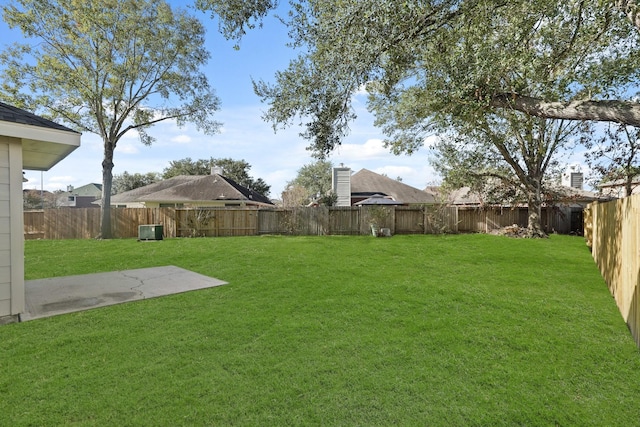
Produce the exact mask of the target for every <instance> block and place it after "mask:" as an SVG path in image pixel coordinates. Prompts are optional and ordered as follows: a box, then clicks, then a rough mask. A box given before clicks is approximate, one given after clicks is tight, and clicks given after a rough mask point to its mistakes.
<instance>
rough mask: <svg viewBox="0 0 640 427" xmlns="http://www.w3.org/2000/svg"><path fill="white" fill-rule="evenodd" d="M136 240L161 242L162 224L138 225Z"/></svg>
mask: <svg viewBox="0 0 640 427" xmlns="http://www.w3.org/2000/svg"><path fill="white" fill-rule="evenodd" d="M138 240H162V224H149V225H139V226H138Z"/></svg>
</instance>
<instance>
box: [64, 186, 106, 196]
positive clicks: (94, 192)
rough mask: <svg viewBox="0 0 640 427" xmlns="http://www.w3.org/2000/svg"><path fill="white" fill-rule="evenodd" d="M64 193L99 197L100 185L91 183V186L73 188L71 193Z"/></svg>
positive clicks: (100, 192)
mask: <svg viewBox="0 0 640 427" xmlns="http://www.w3.org/2000/svg"><path fill="white" fill-rule="evenodd" d="M65 193H68V194H73V195H75V196H95V197H100V196H101V195H102V184H96V183H94V182H92V183H91V184H86V185H83V186H82V187H78V188H74V189H72V190H71V191H66V192H65Z"/></svg>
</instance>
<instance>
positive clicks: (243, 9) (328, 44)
mask: <svg viewBox="0 0 640 427" xmlns="http://www.w3.org/2000/svg"><path fill="white" fill-rule="evenodd" d="M198 4H199V5H200V7H202V8H204V9H209V10H212V11H213V12H215V13H216V14H218V15H220V16H221V17H222V18H223V23H224V25H223V26H222V30H223V31H224V32H225V33H226V34H227V35H228V36H229V37H240V36H241V35H242V34H243V33H244V31H246V29H247V28H250V27H251V26H253V25H255V22H259V20H260V19H261V18H262V17H263V16H264V15H265V14H266V13H268V11H269V9H270V8H273V7H275V6H276V2H272V1H268V0H257V1H254V2H251V5H249V4H246V3H245V4H242V5H241V4H240V3H237V2H228V1H216V0H199V1H198ZM291 5H292V6H291V11H290V14H289V17H288V18H287V19H286V23H287V25H288V26H289V29H290V35H291V40H292V45H293V46H294V47H300V48H301V49H299V51H300V52H301V53H300V54H299V55H298V57H297V58H296V59H295V60H293V61H292V62H291V63H290V65H289V67H288V68H287V69H286V70H283V71H281V72H279V73H277V75H276V77H275V83H266V82H263V81H260V82H256V83H255V90H256V93H258V94H259V95H260V96H261V97H262V98H263V100H264V101H266V102H267V103H268V104H269V110H268V111H267V113H266V115H265V117H266V118H267V119H268V120H270V121H272V122H273V123H274V124H275V125H276V126H279V125H288V124H291V123H293V122H295V121H297V120H299V121H300V122H301V124H303V125H304V126H305V128H306V130H305V132H304V133H303V136H305V137H306V138H308V139H309V140H310V141H311V147H310V148H311V149H312V150H314V151H315V152H316V153H320V154H327V153H329V152H330V151H331V150H332V149H333V148H334V147H335V146H336V145H338V144H340V141H341V139H342V138H343V137H344V136H345V135H346V134H347V132H348V125H349V122H350V121H351V120H352V119H353V118H354V117H355V114H354V109H353V108H352V100H353V95H354V94H355V93H356V92H358V91H360V90H361V89H362V88H363V87H364V88H366V90H367V92H368V93H369V101H370V103H369V107H370V110H371V111H372V112H373V113H374V114H375V115H376V124H377V125H379V126H381V127H382V129H383V130H384V132H385V134H386V135H387V136H388V138H387V139H386V141H385V142H386V144H387V146H388V147H389V148H390V149H391V150H392V151H393V152H395V153H397V154H399V153H409V154H411V153H413V152H414V151H415V150H416V149H418V148H419V147H420V146H422V144H423V143H424V141H425V138H426V137H427V136H428V135H430V134H433V133H436V132H437V133H439V134H445V133H447V132H454V133H455V134H456V135H457V136H458V137H464V138H466V143H468V144H470V145H473V146H475V147H476V148H478V147H479V146H478V145H477V142H478V140H479V137H480V136H481V137H482V138H480V139H484V140H487V138H488V139H489V140H492V143H491V144H489V145H487V147H492V149H495V152H496V153H497V154H498V155H499V156H501V160H502V163H503V164H506V165H508V166H510V167H511V175H512V176H514V177H516V178H517V185H518V187H519V188H521V189H524V190H525V191H528V192H529V194H527V199H528V200H529V201H530V203H531V204H532V205H533V207H534V208H535V209H534V212H535V211H537V206H539V202H540V197H539V194H540V192H541V189H540V185H538V184H539V183H540V182H542V181H543V180H544V177H543V176H540V172H541V171H544V170H545V169H544V168H543V169H541V170H539V171H532V173H533V174H534V175H535V179H534V181H537V182H538V184H536V185H532V183H531V180H532V176H531V175H528V174H527V173H522V172H523V168H522V166H521V165H520V166H519V165H518V164H517V163H516V162H514V161H513V159H515V158H517V157H518V156H519V155H520V153H519V151H512V150H514V149H515V150H517V149H518V147H519V144H522V143H523V141H525V140H523V139H522V138H523V137H524V136H526V135H525V134H523V133H522V129H520V126H519V125H518V124H517V120H516V121H512V120H511V119H510V117H514V112H516V111H517V112H520V113H524V114H526V115H528V116H531V117H537V118H539V121H537V122H535V123H540V124H544V123H547V122H546V121H545V120H546V119H559V120H562V119H565V120H576V121H585V120H594V121H612V122H622V123H629V124H637V123H640V103H638V102H637V101H636V100H635V99H634V97H633V95H634V92H635V90H636V86H637V81H638V72H639V71H640V62H639V60H640V50H639V44H638V40H639V35H640V33H639V31H638V29H639V28H640V25H639V23H640V19H638V13H637V8H636V5H635V2H634V1H608V2H607V1H601V0H567V1H563V2H558V1H551V0H527V1H524V0H509V1H505V0H457V1H456V0H432V1H405V2H398V1H379V2H369V1H361V0H346V1H341V2H334V1H330V0H307V1H293V2H291ZM525 122H529V120H525ZM505 125H506V126H507V127H511V128H512V129H511V131H509V132H505V131H504V130H503V129H504V127H505ZM536 126H542V125H536ZM542 127H544V128H545V129H551V128H552V126H546V125H544V126H542ZM461 129H464V131H462V132H461ZM481 131H482V132H483V133H482V135H478V132H481ZM498 137H500V138H511V140H506V139H504V140H500V141H498V140H497V139H496V138H498ZM518 138H520V139H518ZM541 141H542V139H536V138H529V141H525V142H526V143H527V144H528V149H533V148H536V147H537V145H538V144H539V143H540V142H541ZM474 144H475V145H474ZM481 145H482V144H481ZM552 147H555V146H552ZM536 150H537V148H536ZM538 151H539V152H540V153H545V152H546V150H538ZM555 152H556V150H555V149H554V150H552V151H551V152H546V154H544V155H543V157H544V156H547V154H555ZM547 161H551V159H549V160H547ZM531 162H532V163H531V165H534V163H536V162H537V160H535V159H533V160H531ZM525 169H526V168H525ZM536 217H538V218H539V215H538V216H536V215H534V214H533V212H532V213H530V219H531V220H534V221H535V220H536ZM530 230H531V231H532V234H534V235H535V234H539V233H538V231H539V223H538V224H532V223H530Z"/></svg>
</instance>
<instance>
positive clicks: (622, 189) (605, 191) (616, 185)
mask: <svg viewBox="0 0 640 427" xmlns="http://www.w3.org/2000/svg"><path fill="white" fill-rule="evenodd" d="M598 188H599V189H600V193H602V195H603V196H607V197H610V198H614V199H622V198H623V197H627V189H626V181H625V180H624V179H618V180H615V181H609V182H602V183H600V184H599V185H598ZM631 194H632V195H633V194H640V176H635V177H634V178H633V180H632V181H631Z"/></svg>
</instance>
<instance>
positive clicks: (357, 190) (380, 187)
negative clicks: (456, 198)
mask: <svg viewBox="0 0 640 427" xmlns="http://www.w3.org/2000/svg"><path fill="white" fill-rule="evenodd" d="M336 170H338V171H339V172H342V175H338V177H339V178H340V179H336V178H334V191H336V193H337V194H338V199H339V200H341V199H344V196H343V197H342V198H341V194H340V192H341V191H349V194H350V198H349V205H362V204H365V205H366V204H395V205H405V206H410V205H425V204H434V203H436V202H437V200H436V195H435V194H433V193H431V192H426V191H423V190H420V189H418V188H415V187H412V186H410V185H407V184H404V183H402V182H400V181H398V180H395V179H391V178H389V177H386V176H384V175H380V174H377V173H375V172H372V171H370V170H368V169H361V170H360V171H358V172H356V173H355V174H353V175H351V171H350V170H349V169H346V168H336ZM347 176H348V177H349V181H348V184H349V185H347V184H346V178H347ZM336 183H339V184H340V185H338V186H336ZM347 189H348V190H347ZM381 199H387V200H381Z"/></svg>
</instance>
